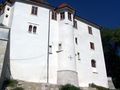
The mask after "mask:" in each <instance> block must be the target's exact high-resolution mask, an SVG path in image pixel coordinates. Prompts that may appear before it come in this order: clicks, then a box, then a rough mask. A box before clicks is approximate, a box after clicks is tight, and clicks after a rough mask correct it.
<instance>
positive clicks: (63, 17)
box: [60, 12, 65, 20]
mask: <svg viewBox="0 0 120 90" xmlns="http://www.w3.org/2000/svg"><path fill="white" fill-rule="evenodd" d="M60 19H61V20H63V19H65V12H61V13H60Z"/></svg>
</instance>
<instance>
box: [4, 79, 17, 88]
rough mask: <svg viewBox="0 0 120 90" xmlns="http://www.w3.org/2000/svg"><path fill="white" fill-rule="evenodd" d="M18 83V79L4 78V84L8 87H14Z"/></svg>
mask: <svg viewBox="0 0 120 90" xmlns="http://www.w3.org/2000/svg"><path fill="white" fill-rule="evenodd" d="M17 84H18V81H16V80H6V81H4V85H5V86H8V87H16V86H17Z"/></svg>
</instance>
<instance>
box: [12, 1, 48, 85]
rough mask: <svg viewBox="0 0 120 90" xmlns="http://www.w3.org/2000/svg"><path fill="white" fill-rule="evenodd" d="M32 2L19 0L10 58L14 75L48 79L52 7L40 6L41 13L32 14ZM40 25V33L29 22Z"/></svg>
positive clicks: (41, 79)
mask: <svg viewBox="0 0 120 90" xmlns="http://www.w3.org/2000/svg"><path fill="white" fill-rule="evenodd" d="M31 7H32V5H30V4H25V3H20V2H15V4H14V14H13V17H14V18H13V21H12V26H11V39H10V42H11V43H10V48H11V51H10V59H11V62H10V64H11V67H10V68H11V74H12V77H13V78H14V79H20V80H24V81H30V82H41V83H46V81H47V80H46V79H47V73H46V72H47V66H46V65H47V47H48V46H47V45H48V23H49V19H48V17H49V9H46V8H42V7H39V8H38V15H37V16H35V15H31ZM30 24H32V25H36V26H37V32H36V34H33V33H29V32H28V26H29V25H30Z"/></svg>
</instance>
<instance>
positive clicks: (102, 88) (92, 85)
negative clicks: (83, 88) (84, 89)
mask: <svg viewBox="0 0 120 90" xmlns="http://www.w3.org/2000/svg"><path fill="white" fill-rule="evenodd" d="M90 86H91V87H93V88H96V89H97V90H109V89H108V88H105V87H102V86H98V85H95V84H91V85H90Z"/></svg>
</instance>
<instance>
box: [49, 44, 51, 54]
mask: <svg viewBox="0 0 120 90" xmlns="http://www.w3.org/2000/svg"><path fill="white" fill-rule="evenodd" d="M49 54H52V45H50V46H49Z"/></svg>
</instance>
